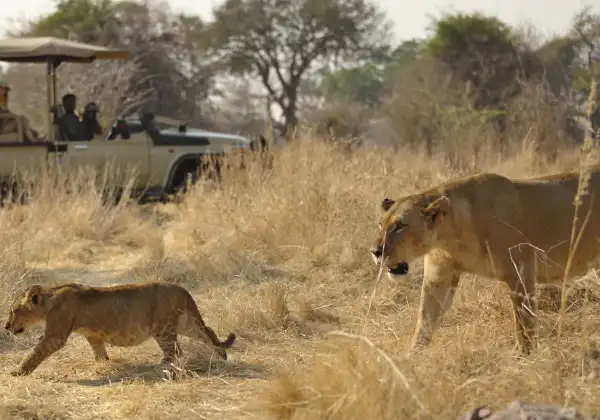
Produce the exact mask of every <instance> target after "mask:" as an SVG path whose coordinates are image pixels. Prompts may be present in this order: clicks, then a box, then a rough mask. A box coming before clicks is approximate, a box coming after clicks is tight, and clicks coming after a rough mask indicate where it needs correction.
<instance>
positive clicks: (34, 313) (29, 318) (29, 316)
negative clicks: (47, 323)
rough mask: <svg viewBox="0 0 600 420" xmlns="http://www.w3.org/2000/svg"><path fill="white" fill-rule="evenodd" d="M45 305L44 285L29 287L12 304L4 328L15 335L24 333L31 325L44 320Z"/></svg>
mask: <svg viewBox="0 0 600 420" xmlns="http://www.w3.org/2000/svg"><path fill="white" fill-rule="evenodd" d="M45 306H46V305H45V296H44V293H43V288H42V286H40V285H37V284H36V285H34V286H30V287H28V288H27V289H26V290H25V291H24V292H23V293H21V294H20V295H19V296H17V298H16V299H15V301H14V303H13V304H12V306H11V308H10V313H9V315H8V320H7V321H6V324H5V325H4V328H5V329H7V330H8V331H10V332H12V333H13V334H15V335H19V334H22V333H24V332H25V331H26V330H27V329H28V328H29V327H31V326H33V325H35V324H38V323H39V322H42V321H44V319H45V316H46V309H45Z"/></svg>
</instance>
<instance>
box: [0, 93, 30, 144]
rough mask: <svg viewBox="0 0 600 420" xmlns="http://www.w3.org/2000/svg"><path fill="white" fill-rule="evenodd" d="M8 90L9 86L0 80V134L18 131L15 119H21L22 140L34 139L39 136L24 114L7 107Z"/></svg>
mask: <svg viewBox="0 0 600 420" xmlns="http://www.w3.org/2000/svg"><path fill="white" fill-rule="evenodd" d="M9 91H10V86H8V84H6V83H4V82H0V135H3V134H12V133H15V134H16V133H18V123H17V121H21V124H22V126H23V137H24V140H26V141H33V140H36V139H37V138H38V137H39V135H38V132H37V131H35V130H34V129H33V128H31V126H30V125H29V120H28V119H27V118H26V117H25V116H23V115H18V114H15V113H14V112H11V111H10V110H9V109H8V93H9ZM15 140H16V137H15Z"/></svg>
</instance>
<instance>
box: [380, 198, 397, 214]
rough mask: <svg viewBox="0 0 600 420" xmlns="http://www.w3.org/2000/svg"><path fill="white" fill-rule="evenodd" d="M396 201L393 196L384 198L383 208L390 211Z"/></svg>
mask: <svg viewBox="0 0 600 420" xmlns="http://www.w3.org/2000/svg"><path fill="white" fill-rule="evenodd" d="M394 203H395V201H394V200H392V199H391V198H384V199H383V201H382V202H381V210H383V211H388V210H389V209H391V208H392V206H393V205H394Z"/></svg>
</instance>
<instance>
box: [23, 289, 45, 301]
mask: <svg viewBox="0 0 600 420" xmlns="http://www.w3.org/2000/svg"><path fill="white" fill-rule="evenodd" d="M43 291H44V289H43V288H42V286H40V285H39V284H35V285H33V286H31V287H29V288H28V289H27V292H26V294H25V295H26V297H27V300H28V301H29V302H31V303H32V304H33V305H39V304H41V303H42V296H43V294H42V292H43Z"/></svg>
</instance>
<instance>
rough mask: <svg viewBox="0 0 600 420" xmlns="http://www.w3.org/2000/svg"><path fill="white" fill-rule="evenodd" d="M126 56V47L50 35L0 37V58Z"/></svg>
mask: <svg viewBox="0 0 600 420" xmlns="http://www.w3.org/2000/svg"><path fill="white" fill-rule="evenodd" d="M130 56H131V53H130V51H127V50H119V49H112V48H106V47H101V46H97V45H91V44H84V43H82V42H76V41H68V40H66V39H60V38H54V37H19V38H8V39H2V40H0V61H7V62H14V63H47V62H49V61H50V62H52V61H55V62H58V63H60V62H63V61H66V62H75V63H77V62H79V63H90V62H92V61H94V60H123V59H127V58H129V57H130ZM58 63H56V64H58ZM56 64H55V65H56Z"/></svg>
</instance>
